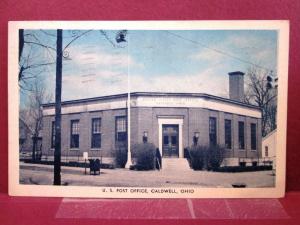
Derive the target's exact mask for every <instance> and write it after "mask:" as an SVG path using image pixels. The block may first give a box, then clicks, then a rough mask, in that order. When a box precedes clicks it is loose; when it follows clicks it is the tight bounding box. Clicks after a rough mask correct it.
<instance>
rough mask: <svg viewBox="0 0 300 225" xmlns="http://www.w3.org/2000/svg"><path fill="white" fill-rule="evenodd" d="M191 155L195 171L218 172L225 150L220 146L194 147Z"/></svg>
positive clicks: (191, 163)
mask: <svg viewBox="0 0 300 225" xmlns="http://www.w3.org/2000/svg"><path fill="white" fill-rule="evenodd" d="M189 153H190V161H189V162H190V166H191V168H192V169H194V170H203V169H205V170H211V169H212V170H216V169H217V168H219V167H220V165H221V164H222V161H223V158H224V148H223V147H221V146H219V145H216V146H211V147H208V146H198V145H193V146H192V147H191V148H190V149H189Z"/></svg>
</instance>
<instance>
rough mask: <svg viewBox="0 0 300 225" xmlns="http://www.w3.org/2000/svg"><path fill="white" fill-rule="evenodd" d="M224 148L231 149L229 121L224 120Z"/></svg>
mask: <svg viewBox="0 0 300 225" xmlns="http://www.w3.org/2000/svg"><path fill="white" fill-rule="evenodd" d="M225 146H226V148H228V149H230V148H231V120H225Z"/></svg>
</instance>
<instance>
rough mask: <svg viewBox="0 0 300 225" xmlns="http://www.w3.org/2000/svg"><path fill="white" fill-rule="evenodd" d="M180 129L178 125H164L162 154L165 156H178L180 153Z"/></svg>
mask: <svg viewBox="0 0 300 225" xmlns="http://www.w3.org/2000/svg"><path fill="white" fill-rule="evenodd" d="M178 137H179V129H178V125H171V124H166V125H165V124H163V125H162V140H163V145H162V155H163V157H176V158H178V155H179V143H178V142H179V140H178Z"/></svg>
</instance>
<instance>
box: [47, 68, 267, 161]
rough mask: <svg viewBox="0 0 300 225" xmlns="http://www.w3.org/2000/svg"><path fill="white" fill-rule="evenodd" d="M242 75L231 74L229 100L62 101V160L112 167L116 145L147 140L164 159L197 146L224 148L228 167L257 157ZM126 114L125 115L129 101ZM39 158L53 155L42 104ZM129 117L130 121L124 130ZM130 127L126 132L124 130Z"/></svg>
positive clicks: (173, 96)
mask: <svg viewBox="0 0 300 225" xmlns="http://www.w3.org/2000/svg"><path fill="white" fill-rule="evenodd" d="M243 98H244V73H242V72H239V71H237V72H232V73H229V98H222V97H217V96H213V95H208V94H202V93H161V92H159V93H158V92H132V93H130V95H128V94H127V93H126V94H118V95H110V96H101V97H95V98H88V99H80V100H72V101H65V102H62V117H61V134H62V136H61V155H62V161H64V160H66V161H74V160H75V161H76V160H82V155H83V152H88V156H89V157H102V160H103V162H107V163H109V162H111V163H113V162H114V160H115V155H116V154H115V151H116V143H119V142H127V140H128V138H130V145H131V146H132V145H133V144H135V143H143V140H144V138H145V137H146V138H147V141H148V142H149V143H153V144H154V145H155V146H156V147H157V148H158V149H159V151H160V153H161V155H162V157H163V158H166V157H172V158H183V157H184V148H186V147H189V146H191V145H193V142H194V140H195V137H196V138H197V144H199V145H203V146H205V145H206V146H208V145H210V144H212V143H213V144H219V145H221V146H226V152H225V157H226V160H225V161H227V162H228V163H230V164H232V163H234V164H235V163H237V161H238V159H239V158H260V157H261V141H262V135H261V110H260V108H258V107H256V106H253V105H249V104H246V103H244V102H243V101H242V100H243ZM129 101H130V107H129V108H130V109H129V110H128V105H129V104H128V102H129ZM43 116H44V117H43V131H42V135H43V145H42V146H43V147H42V154H43V157H45V156H46V157H48V158H51V157H53V155H54V142H55V138H54V137H55V126H54V120H55V104H54V103H50V104H45V105H43ZM127 118H130V119H129V121H130V124H129V126H128V123H127ZM129 128H130V131H129V130H128V129H129Z"/></svg>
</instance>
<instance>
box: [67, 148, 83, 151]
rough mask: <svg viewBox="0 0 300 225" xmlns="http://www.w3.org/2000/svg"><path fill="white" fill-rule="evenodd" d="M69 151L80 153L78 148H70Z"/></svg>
mask: <svg viewBox="0 0 300 225" xmlns="http://www.w3.org/2000/svg"><path fill="white" fill-rule="evenodd" d="M69 150H70V151H80V149H79V148H70V149H69Z"/></svg>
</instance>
